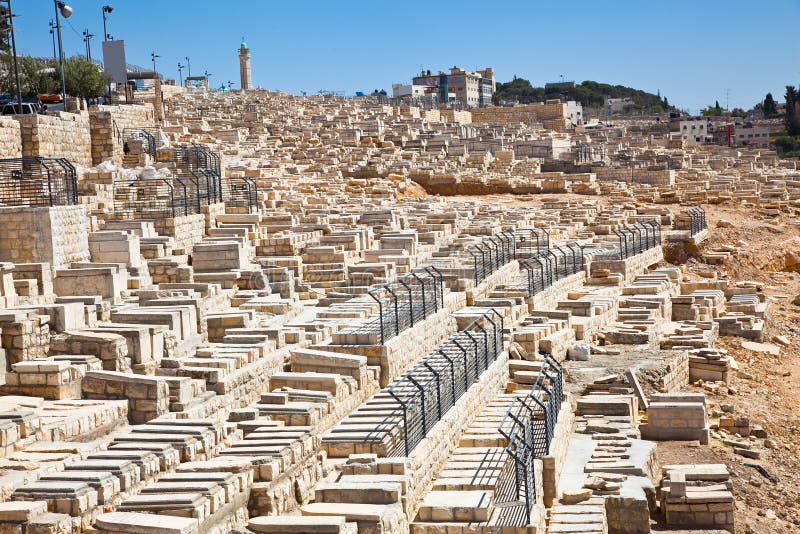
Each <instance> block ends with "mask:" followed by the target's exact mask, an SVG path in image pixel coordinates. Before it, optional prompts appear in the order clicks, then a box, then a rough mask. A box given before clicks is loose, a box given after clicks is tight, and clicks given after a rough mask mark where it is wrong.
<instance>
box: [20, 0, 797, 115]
mask: <svg viewBox="0 0 800 534" xmlns="http://www.w3.org/2000/svg"><path fill="white" fill-rule="evenodd" d="M67 3H69V4H70V5H71V6H72V7H73V9H74V14H73V16H72V17H71V18H70V19H69V24H66V23H65V24H64V30H63V40H64V48H65V51H66V53H67V54H68V55H73V54H83V53H84V50H85V47H84V44H83V40H82V37H81V35H80V34H81V33H82V32H83V30H84V29H87V28H88V29H89V31H90V32H91V33H94V34H95V35H97V37H96V38H95V39H94V40H93V45H94V46H93V47H92V55H93V56H94V57H100V56H101V54H100V49H101V46H100V41H101V40H102V33H103V22H102V15H101V6H103V5H104V4H110V5H112V6H113V7H114V11H113V13H111V14H110V16H109V24H108V31H109V33H110V34H111V35H112V36H114V38H116V39H124V40H125V43H126V50H127V58H128V62H129V63H133V64H137V65H141V66H143V67H148V68H150V67H151V66H152V63H151V61H150V53H151V52H152V51H156V53H157V54H158V55H160V56H161V57H160V58H159V59H158V60H157V61H158V63H157V68H158V70H159V71H160V72H162V73H163V74H164V75H165V76H166V77H168V78H175V79H177V78H178V69H177V64H178V62H179V61H181V62H182V61H184V58H185V57H186V56H189V58H190V60H191V66H192V74H193V75H197V74H201V73H202V72H203V71H206V70H207V71H208V72H209V73H211V83H212V85H214V86H217V87H218V86H219V85H220V84H221V83H225V82H227V81H232V82H233V84H234V87H238V84H239V72H238V60H237V57H236V53H237V49H238V46H239V43H240V41H241V38H242V37H244V38H245V40H246V42H247V44H248V45H249V47H250V50H251V53H252V65H253V83H254V85H256V86H260V87H265V88H268V89H280V90H282V91H287V92H291V93H300V92H301V91H306V92H308V93H315V92H317V91H319V90H321V89H324V90H334V91H344V92H345V93H347V94H353V93H354V92H355V91H365V92H370V91H372V90H373V89H386V90H387V91H391V84H392V83H393V82H394V83H396V82H404V83H408V81H409V80H410V78H411V77H412V76H413V75H414V74H415V73H416V72H417V71H418V70H420V68H425V69H430V70H433V71H437V70H440V69H442V70H444V69H448V68H449V67H452V66H453V65H458V66H460V67H463V68H466V69H469V70H473V69H476V68H484V67H487V66H491V67H494V69H495V77H496V78H497V80H498V81H508V80H510V79H511V78H512V77H513V76H514V75H517V76H519V77H522V78H527V79H529V80H531V82H532V83H533V84H534V85H542V84H543V83H545V82H547V81H555V80H558V79H560V76H561V75H563V76H564V77H565V79H567V80H575V81H578V82H580V81H582V80H595V81H599V82H605V83H613V84H621V85H627V86H631V87H635V88H638V89H644V90H647V91H652V92H654V93H655V92H656V91H657V90H660V91H661V94H662V95H663V96H666V97H667V98H668V99H669V101H670V102H671V103H673V104H675V105H677V106H679V107H681V108H688V109H689V110H690V111H692V112H696V111H697V110H698V109H699V108H701V107H703V106H705V105H707V104H713V103H714V100H719V102H720V105H722V106H725V104H726V92H727V95H728V99H729V100H728V102H729V107H730V108H733V107H743V108H750V107H751V106H752V105H753V104H754V103H756V102H758V101H760V100H761V99H763V97H764V95H765V94H766V93H767V92H768V91H771V92H772V94H773V96H775V98H776V100H778V101H781V100H782V99H783V94H784V92H785V90H784V86H785V85H787V84H789V83H791V84H794V85H796V84H798V83H800V0H570V1H568V2H567V1H546V2H543V1H537V0H527V1H525V0H519V1H515V0H506V1H504V2H496V1H488V2H487V1H484V2H477V1H472V0H460V1H456V2H437V1H422V0H406V1H391V2H388V1H381V0H371V1H370V0H342V1H335V0H305V1H301V0H289V1H283V2H278V1H272V0H215V1H209V0H105V1H104V0H68V1H67ZM13 8H14V12H15V14H16V15H17V16H16V18H15V24H16V27H17V43H18V49H19V51H20V53H23V54H33V55H37V56H52V54H53V44H52V41H51V37H50V33H49V28H48V21H50V20H52V18H53V16H54V13H53V11H54V10H53V1H52V0H13ZM186 74H187V73H186V71H185V70H184V72H183V75H184V76H186Z"/></svg>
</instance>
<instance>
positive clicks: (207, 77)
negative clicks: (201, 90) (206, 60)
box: [203, 71, 211, 89]
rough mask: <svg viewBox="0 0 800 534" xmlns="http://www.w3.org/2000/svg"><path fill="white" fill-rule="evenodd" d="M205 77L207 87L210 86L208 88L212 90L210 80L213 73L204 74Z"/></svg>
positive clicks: (206, 72)
mask: <svg viewBox="0 0 800 534" xmlns="http://www.w3.org/2000/svg"><path fill="white" fill-rule="evenodd" d="M203 76H205V77H206V85H207V86H208V88H209V89H210V88H211V80H210V78H211V73H210V72H208V71H205V72H204V73H203Z"/></svg>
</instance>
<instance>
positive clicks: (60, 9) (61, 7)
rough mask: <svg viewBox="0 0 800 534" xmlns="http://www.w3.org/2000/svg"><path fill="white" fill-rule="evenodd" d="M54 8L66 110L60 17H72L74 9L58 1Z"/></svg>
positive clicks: (65, 98)
mask: <svg viewBox="0 0 800 534" xmlns="http://www.w3.org/2000/svg"><path fill="white" fill-rule="evenodd" d="M53 7H54V8H55V11H56V33H57V34H58V64H59V67H60V70H61V102H62V103H63V104H64V109H65V110H66V105H67V85H66V82H65V81H64V45H63V43H62V42H61V19H60V18H59V16H58V15H59V13H61V16H63V17H64V18H65V19H68V18H70V17H71V16H72V8H71V7H70V6H68V5H67V4H65V3H64V2H59V1H58V0H53Z"/></svg>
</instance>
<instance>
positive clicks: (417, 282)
mask: <svg viewBox="0 0 800 534" xmlns="http://www.w3.org/2000/svg"><path fill="white" fill-rule="evenodd" d="M368 294H369V296H370V297H372V299H373V300H374V301H375V302H377V303H378V316H377V317H376V318H375V319H373V320H371V321H368V322H366V323H365V324H364V325H362V326H361V327H359V330H362V331H363V330H364V329H367V330H370V331H377V332H378V334H379V336H380V337H379V341H380V344H381V345H383V344H384V343H386V342H387V341H388V340H390V339H391V338H393V337H395V336H396V335H398V334H399V333H400V332H402V331H404V330H406V329H408V328H411V327H412V326H414V325H415V324H417V323H419V322H420V321H424V320H425V319H427V318H428V317H430V316H431V315H433V314H434V313H436V312H437V311H439V310H440V309H441V308H442V307H444V278H443V277H442V273H441V272H440V271H439V270H438V269H437V268H436V267H433V266H427V267H422V268H420V269H416V270H415V271H412V272H411V273H409V274H407V275H405V276H403V277H401V278H398V279H397V280H394V281H392V282H389V283H388V284H383V285H382V286H379V287H377V288H374V289H371V290H369V292H368Z"/></svg>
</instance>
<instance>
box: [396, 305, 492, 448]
mask: <svg viewBox="0 0 800 534" xmlns="http://www.w3.org/2000/svg"><path fill="white" fill-rule="evenodd" d="M502 352H503V317H502V316H501V315H500V314H499V313H497V311H496V310H494V309H493V308H490V309H489V310H488V311H487V312H485V313H483V314H482V315H481V316H480V317H478V318H477V319H475V320H474V321H472V322H471V323H470V324H469V325H468V326H467V327H466V328H464V329H463V330H461V331H460V332H458V333H457V334H456V335H455V336H453V337H452V338H450V339H449V340H448V341H446V342H445V343H444V344H443V345H441V346H440V347H439V348H438V349H436V350H435V351H434V352H433V353H431V354H430V355H429V356H427V357H426V358H425V359H424V360H422V362H420V363H419V364H417V365H416V366H414V368H412V369H411V370H410V371H409V372H407V373H406V374H404V375H403V376H402V377H400V378H399V379H397V380H396V381H395V382H394V383H393V384H391V385H390V386H389V387H388V388H387V390H386V391H387V393H389V395H391V397H392V398H393V399H394V400H395V401H396V402H397V403H398V405H399V407H400V412H401V419H402V423H403V447H402V449H401V450H395V451H391V453H390V455H391V456H409V455H410V454H411V451H413V450H414V448H415V447H416V446H417V445H419V443H420V442H421V441H422V440H423V439H424V438H425V436H426V435H427V434H428V433H429V432H430V431H431V429H432V428H433V426H434V425H435V424H436V423H438V422H439V421H440V420H441V419H442V417H444V415H445V414H446V413H447V412H448V410H450V409H451V408H453V407H454V406H455V404H456V402H458V400H459V399H460V398H461V397H462V396H463V395H464V394H465V393H466V392H467V390H468V389H469V387H470V386H471V385H472V384H473V383H474V382H476V381H477V380H478V379H479V378H480V376H481V374H483V373H484V371H486V370H487V369H488V368H489V366H490V365H491V364H492V362H494V361H495V360H496V359H497V357H498V356H499V355H500V354H501V353H502Z"/></svg>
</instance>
